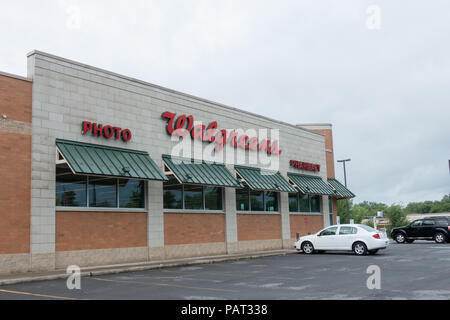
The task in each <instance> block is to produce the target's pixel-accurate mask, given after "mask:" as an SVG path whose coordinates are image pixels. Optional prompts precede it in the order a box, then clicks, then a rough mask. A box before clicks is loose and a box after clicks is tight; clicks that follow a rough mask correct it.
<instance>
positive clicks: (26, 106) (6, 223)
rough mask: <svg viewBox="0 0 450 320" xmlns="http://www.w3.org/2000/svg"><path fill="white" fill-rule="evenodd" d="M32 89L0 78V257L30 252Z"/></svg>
mask: <svg viewBox="0 0 450 320" xmlns="http://www.w3.org/2000/svg"><path fill="white" fill-rule="evenodd" d="M31 87H32V83H31V82H29V81H24V80H19V79H16V78H13V77H7V76H3V75H0V177H1V183H0V254H12V253H28V252H30V207H31V204H30V199H31V186H30V184H31V135H30V128H31ZM4 114H5V115H6V116H7V119H6V120H5V119H3V118H2V116H3V115H4Z"/></svg>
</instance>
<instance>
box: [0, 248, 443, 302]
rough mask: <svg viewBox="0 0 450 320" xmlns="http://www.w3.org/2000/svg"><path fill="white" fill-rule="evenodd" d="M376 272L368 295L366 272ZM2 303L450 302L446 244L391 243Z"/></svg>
mask: <svg viewBox="0 0 450 320" xmlns="http://www.w3.org/2000/svg"><path fill="white" fill-rule="evenodd" d="M371 265H376V266H378V267H379V268H380V272H381V274H380V276H381V277H380V280H381V282H380V284H381V288H380V289H372V290H370V289H368V288H367V284H366V283H367V279H368V277H369V276H371V274H368V273H367V268H368V267H369V266H371ZM0 299H3V300H4V299H151V300H157V299H169V300H170V299H187V300H189V299H195V300H197V299H227V300H234V299H249V300H253V299H256V300H266V299H282V300H292V299H346V300H348V299H433V300H434V299H445V300H448V299H450V244H443V245H438V244H435V243H434V242H425V241H418V242H415V243H413V244H403V245H399V244H391V245H390V247H389V248H388V249H386V250H380V251H379V252H378V254H376V255H374V256H362V257H359V256H355V255H353V254H352V253H336V252H327V253H324V254H313V255H305V254H298V253H293V254H287V255H280V256H271V257H263V258H257V259H243V260H238V261H227V262H220V263H212V264H202V265H190V266H185V267H173V268H164V269H155V270H148V271H139V272H129V273H120V274H111V275H104V276H99V277H83V278H81V289H80V290H76V289H75V290H69V289H67V286H66V280H52V281H39V282H31V283H24V284H16V285H8V286H0Z"/></svg>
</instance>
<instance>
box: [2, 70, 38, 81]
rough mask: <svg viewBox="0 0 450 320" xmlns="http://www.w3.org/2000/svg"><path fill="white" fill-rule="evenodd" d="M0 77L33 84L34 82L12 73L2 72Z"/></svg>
mask: <svg viewBox="0 0 450 320" xmlns="http://www.w3.org/2000/svg"><path fill="white" fill-rule="evenodd" d="M0 76H5V77H9V78H14V79H17V80H22V81H28V82H33V80H32V79H30V78H27V77H22V76H18V75H16V74H12V73H8V72H3V71H0Z"/></svg>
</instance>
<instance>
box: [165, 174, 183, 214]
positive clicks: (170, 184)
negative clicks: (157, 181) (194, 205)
mask: <svg viewBox="0 0 450 320" xmlns="http://www.w3.org/2000/svg"><path fill="white" fill-rule="evenodd" d="M163 198H164V208H165V209H183V185H182V184H178V181H177V180H176V179H175V178H172V179H169V181H167V182H164V195H163Z"/></svg>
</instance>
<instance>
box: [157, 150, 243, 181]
mask: <svg viewBox="0 0 450 320" xmlns="http://www.w3.org/2000/svg"><path fill="white" fill-rule="evenodd" d="M162 158H163V161H164V163H165V164H166V166H167V167H168V168H169V170H170V171H171V172H172V173H173V175H174V176H175V177H176V178H177V180H178V181H179V182H180V183H184V184H202V185H210V186H219V187H234V188H242V187H243V185H242V183H240V182H239V180H238V179H236V178H235V177H234V175H233V174H232V173H231V172H230V171H229V170H228V169H227V167H225V165H224V164H219V163H214V162H207V161H199V160H194V159H188V158H181V157H173V156H170V155H163V157H162Z"/></svg>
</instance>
